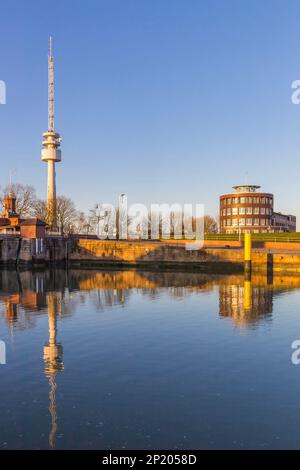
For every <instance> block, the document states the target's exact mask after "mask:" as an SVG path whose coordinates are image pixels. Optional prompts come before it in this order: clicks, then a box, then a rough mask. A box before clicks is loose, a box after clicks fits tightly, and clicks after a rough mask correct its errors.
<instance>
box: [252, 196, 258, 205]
mask: <svg viewBox="0 0 300 470" xmlns="http://www.w3.org/2000/svg"><path fill="white" fill-rule="evenodd" d="M257 202H258V198H257V197H256V196H255V197H254V198H253V204H257Z"/></svg>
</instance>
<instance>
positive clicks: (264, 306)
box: [219, 279, 273, 326]
mask: <svg viewBox="0 0 300 470" xmlns="http://www.w3.org/2000/svg"><path fill="white" fill-rule="evenodd" d="M272 311H273V289H272V287H271V286H268V285H266V286H263V285H253V282H251V280H250V279H245V280H244V283H243V284H237V283H236V284H228V285H226V284H225V285H224V284H223V285H220V286H219V312H220V315H221V316H222V317H230V318H232V319H233V321H234V322H235V323H236V324H237V325H239V326H244V325H250V324H254V323H256V322H258V321H259V320H261V319H262V318H266V316H268V315H270V314H271V313H272Z"/></svg>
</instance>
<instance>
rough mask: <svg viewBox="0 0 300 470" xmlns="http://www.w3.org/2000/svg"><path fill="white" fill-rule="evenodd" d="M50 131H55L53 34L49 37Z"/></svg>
mask: <svg viewBox="0 0 300 470" xmlns="http://www.w3.org/2000/svg"><path fill="white" fill-rule="evenodd" d="M48 131H50V132H51V131H52V132H53V131H54V63H53V55H52V36H50V38H49V57H48Z"/></svg>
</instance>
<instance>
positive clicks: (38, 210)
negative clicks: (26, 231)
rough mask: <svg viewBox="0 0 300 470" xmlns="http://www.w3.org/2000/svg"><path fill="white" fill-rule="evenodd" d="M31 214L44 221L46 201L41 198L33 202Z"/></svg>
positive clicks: (45, 218) (45, 217)
mask: <svg viewBox="0 0 300 470" xmlns="http://www.w3.org/2000/svg"><path fill="white" fill-rule="evenodd" d="M33 215H34V217H38V218H39V219H41V220H43V221H44V222H46V220H47V203H46V201H43V200H42V199H37V200H36V201H35V202H34V204H33Z"/></svg>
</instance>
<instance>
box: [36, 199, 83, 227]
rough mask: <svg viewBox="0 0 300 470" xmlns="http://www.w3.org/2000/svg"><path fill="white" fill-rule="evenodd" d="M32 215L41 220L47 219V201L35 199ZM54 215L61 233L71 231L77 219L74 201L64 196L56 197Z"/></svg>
mask: <svg viewBox="0 0 300 470" xmlns="http://www.w3.org/2000/svg"><path fill="white" fill-rule="evenodd" d="M33 215H34V216H35V217H38V218H39V219H42V220H44V221H45V220H47V202H46V201H43V200H40V199H37V200H36V201H35V203H34V205H33ZM56 217H57V224H58V228H59V231H60V233H61V234H68V233H73V232H74V231H75V229H76V223H77V221H78V213H77V211H76V209H75V206H74V202H73V201H72V200H71V199H69V198H67V197H65V196H58V197H57V198H56Z"/></svg>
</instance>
